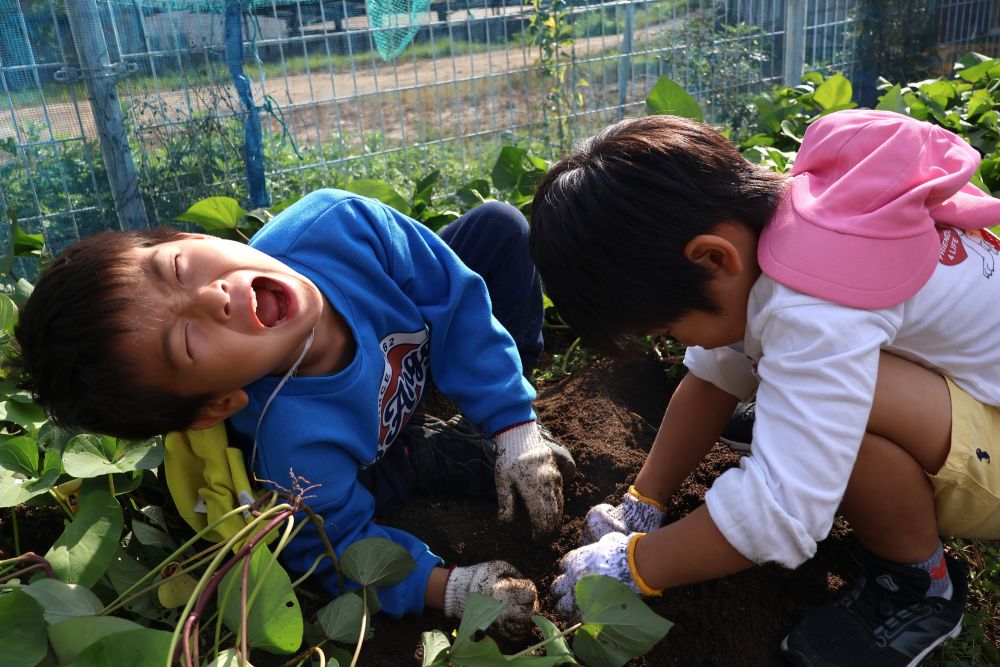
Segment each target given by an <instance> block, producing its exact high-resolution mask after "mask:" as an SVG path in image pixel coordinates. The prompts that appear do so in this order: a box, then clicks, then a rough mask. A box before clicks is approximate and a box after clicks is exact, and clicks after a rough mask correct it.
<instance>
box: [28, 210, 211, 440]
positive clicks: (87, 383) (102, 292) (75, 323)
mask: <svg viewBox="0 0 1000 667" xmlns="http://www.w3.org/2000/svg"><path fill="white" fill-rule="evenodd" d="M178 234H179V232H177V231H176V230H173V229H169V228H165V227H163V228H158V229H152V230H145V231H137V232H103V233H101V234H96V235H94V236H91V237H88V238H85V239H83V240H81V241H77V242H76V243H75V244H73V245H72V246H70V248H69V249H67V250H66V251H65V252H64V253H62V254H61V255H60V256H59V257H58V258H57V259H56V260H55V261H54V262H53V263H52V265H51V266H50V267H49V268H48V269H46V270H45V271H44V272H43V273H42V275H41V277H40V278H39V280H38V284H37V285H36V286H35V289H34V291H33V292H32V294H31V296H30V297H29V299H28V302H27V303H26V304H25V306H24V308H22V309H21V317H20V320H19V322H18V325H17V328H16V329H15V331H14V335H15V337H16V338H17V342H18V346H19V347H20V356H19V358H18V359H16V360H15V361H14V364H15V366H17V367H19V369H20V371H21V376H22V377H21V383H22V385H23V386H25V387H26V388H27V389H29V390H31V392H32V393H33V394H34V396H35V400H36V401H38V403H39V404H40V405H41V406H42V407H43V408H44V409H45V410H46V412H47V413H48V414H49V416H50V417H51V418H52V419H53V420H54V421H55V422H56V423H57V424H58V425H60V426H61V427H63V428H67V429H69V430H78V429H82V430H86V431H92V432H95V433H104V434H108V435H114V436H118V437H121V438H135V439H137V438H147V437H150V436H153V435H157V434H160V433H166V432H168V431H171V430H176V429H180V428H184V427H186V426H188V425H189V424H191V423H192V422H193V421H194V418H195V417H196V416H197V414H198V410H199V409H200V408H201V407H202V406H203V405H204V403H205V402H206V401H207V399H208V397H207V396H196V397H178V396H175V395H173V394H169V393H166V392H164V391H161V390H158V389H156V388H154V387H147V386H145V385H144V384H142V383H141V382H140V380H139V379H138V378H137V373H136V369H135V365H134V363H133V362H131V361H130V360H129V359H128V358H127V357H126V355H125V354H124V353H123V351H122V350H123V348H124V347H125V346H124V345H123V344H122V343H123V338H125V337H127V336H128V335H129V334H130V333H131V332H133V331H135V330H136V328H137V323H136V322H134V321H129V319H128V318H129V313H133V314H134V313H135V312H136V310H135V306H136V305H137V303H138V301H137V297H136V293H137V291H136V285H138V284H139V282H140V281H141V280H142V274H141V272H140V270H139V267H138V266H137V264H136V263H135V262H133V261H131V260H130V258H129V254H130V252H131V251H132V250H135V249H138V248H148V247H150V246H154V245H158V244H160V243H164V242H167V241H171V240H174V239H176V238H177V236H178ZM143 307H149V305H146V304H144V305H143Z"/></svg>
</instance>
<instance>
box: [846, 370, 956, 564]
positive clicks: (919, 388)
mask: <svg viewBox="0 0 1000 667" xmlns="http://www.w3.org/2000/svg"><path fill="white" fill-rule="evenodd" d="M950 440H951V398H950V396H949V393H948V387H947V384H946V383H945V381H944V378H942V377H941V376H940V375H937V374H936V373H934V372H933V371H929V370H927V369H925V368H923V367H921V366H918V365H917V364H914V363H912V362H909V361H906V360H904V359H901V358H899V357H896V356H894V355H891V354H888V353H883V354H882V357H881V359H880V362H879V374H878V381H877V383H876V387H875V398H874V401H873V404H872V411H871V415H870V417H869V420H868V433H867V434H866V435H865V437H864V439H863V441H862V444H861V450H860V452H859V454H858V459H857V462H856V463H855V465H854V470H853V472H852V474H851V478H850V481H849V482H848V485H847V492H846V494H845V495H844V500H843V503H842V505H841V511H842V512H843V514H844V516H846V517H847V519H848V521H849V522H850V523H851V526H852V528H853V529H854V532H855V534H856V535H857V536H858V539H859V540H860V542H861V543H862V544H863V545H864V546H865V548H866V549H868V550H869V551H871V552H873V553H874V554H876V555H878V556H881V557H882V558H885V559H886V560H891V561H895V562H898V563H918V562H921V561H923V560H925V559H927V558H928V557H929V556H930V555H931V554H932V553H933V552H934V551H935V549H936V548H937V546H938V542H939V538H938V531H937V522H936V519H935V514H934V494H933V491H932V489H931V485H930V482H929V481H928V479H927V475H926V473H928V472H931V473H934V472H937V470H938V469H939V468H940V467H941V465H942V464H943V463H944V460H945V458H946V457H947V455H948V450H949V447H950Z"/></svg>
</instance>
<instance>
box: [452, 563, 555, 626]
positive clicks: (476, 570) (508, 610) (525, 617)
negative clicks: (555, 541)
mask: <svg viewBox="0 0 1000 667" xmlns="http://www.w3.org/2000/svg"><path fill="white" fill-rule="evenodd" d="M470 592H475V593H482V594H483V595H489V596H490V597H491V598H494V599H496V600H500V601H501V602H506V603H507V606H506V607H504V609H503V611H502V612H500V616H498V617H497V619H496V620H495V621H494V622H493V623H494V625H495V626H496V629H497V631H498V632H500V633H501V634H503V635H504V636H505V637H508V638H510V639H519V638H522V637H524V636H525V635H527V634H528V632H530V630H531V628H532V622H531V615H532V614H535V613H537V612H538V591H537V590H536V589H535V584H534V583H532V581H531V580H530V579H525V578H523V576H522V575H521V573H520V572H518V571H517V568H515V567H514V566H513V565H511V564H510V563H507V562H506V561H502V560H491V561H488V562H485V563H479V564H478V565H471V566H469V567H456V568H455V569H454V570H452V572H451V574H450V575H449V576H448V583H447V584H446V585H445V589H444V613H445V614H446V615H447V616H451V617H452V618H461V616H462V612H463V611H464V610H465V602H466V600H468V599H469V593H470Z"/></svg>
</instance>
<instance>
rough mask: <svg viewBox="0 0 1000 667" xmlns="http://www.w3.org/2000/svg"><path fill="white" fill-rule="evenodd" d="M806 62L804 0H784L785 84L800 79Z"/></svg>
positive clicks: (793, 84) (789, 84) (783, 71)
mask: <svg viewBox="0 0 1000 667" xmlns="http://www.w3.org/2000/svg"><path fill="white" fill-rule="evenodd" d="M805 62H806V0H785V62H784V67H783V69H782V78H783V80H784V84H785V85H786V86H797V85H799V82H800V81H801V80H802V68H803V67H804V66H805Z"/></svg>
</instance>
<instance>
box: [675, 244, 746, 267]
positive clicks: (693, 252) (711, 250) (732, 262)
mask: <svg viewBox="0 0 1000 667" xmlns="http://www.w3.org/2000/svg"><path fill="white" fill-rule="evenodd" d="M684 256H685V257H687V258H688V259H689V260H690V261H692V262H694V263H695V264H699V265H701V266H704V267H705V268H706V269H709V270H710V271H712V272H716V271H723V272H724V273H726V274H729V275H735V274H738V273H740V272H742V271H743V258H742V257H741V256H740V251H739V248H737V247H736V245H735V244H734V243H733V242H732V241H730V240H729V239H727V238H726V237H725V236H720V235H717V234H700V235H698V236H696V237H694V238H693V239H691V240H690V241H688V242H687V245H685V246H684Z"/></svg>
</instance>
